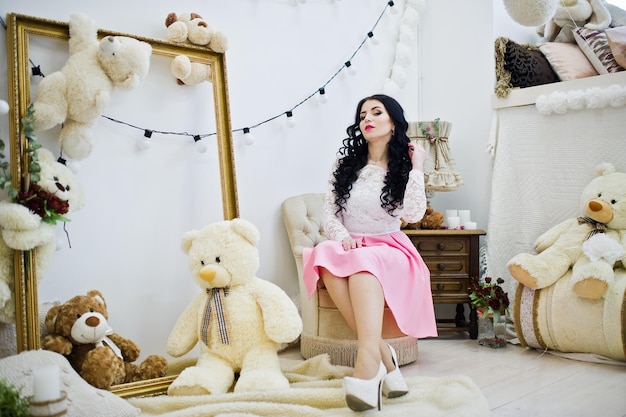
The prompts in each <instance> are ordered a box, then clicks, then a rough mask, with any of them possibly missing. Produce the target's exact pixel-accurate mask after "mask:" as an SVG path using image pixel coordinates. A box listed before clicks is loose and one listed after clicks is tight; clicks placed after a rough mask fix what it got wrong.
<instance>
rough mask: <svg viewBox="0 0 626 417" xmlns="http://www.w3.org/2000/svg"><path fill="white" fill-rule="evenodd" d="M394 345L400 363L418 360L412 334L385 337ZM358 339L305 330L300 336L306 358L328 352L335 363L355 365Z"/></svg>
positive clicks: (331, 361)
mask: <svg viewBox="0 0 626 417" xmlns="http://www.w3.org/2000/svg"><path fill="white" fill-rule="evenodd" d="M385 341H386V342H387V343H389V344H390V345H392V346H393V348H394V349H395V351H396V353H397V355H398V364H399V365H406V364H409V363H412V362H415V361H416V360H417V354H418V350H417V339H416V338H414V337H411V336H402V337H398V338H394V339H385ZM356 352H357V341H356V340H352V339H330V338H325V337H320V336H313V335H309V334H307V333H306V332H303V333H302V335H301V336H300V354H301V355H302V357H303V358H304V359H309V358H312V357H314V356H317V355H321V354H327V355H328V356H329V357H330V363H332V364H333V365H341V366H351V367H354V360H355V359H356Z"/></svg>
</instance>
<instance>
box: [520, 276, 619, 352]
mask: <svg viewBox="0 0 626 417" xmlns="http://www.w3.org/2000/svg"><path fill="white" fill-rule="evenodd" d="M571 277H572V273H571V270H570V271H569V272H567V273H566V274H565V275H564V276H563V277H562V278H561V279H559V280H558V281H557V282H556V283H555V284H554V285H552V286H550V287H547V288H542V289H540V290H532V289H530V288H528V287H525V286H523V285H521V284H520V285H518V287H517V289H516V291H515V307H514V309H513V319H514V321H515V330H516V332H517V336H518V338H519V340H520V343H521V344H522V346H525V347H532V348H538V349H550V350H556V351H559V352H577V353H594V354H598V355H602V356H605V357H608V358H612V359H616V360H622V361H626V270H624V269H616V270H615V280H614V282H613V283H612V284H611V285H610V286H609V289H608V290H607V292H606V294H605V296H604V298H602V299H599V300H588V299H585V298H581V297H579V296H577V295H576V294H575V293H574V291H573V290H572V287H571V285H570V280H571Z"/></svg>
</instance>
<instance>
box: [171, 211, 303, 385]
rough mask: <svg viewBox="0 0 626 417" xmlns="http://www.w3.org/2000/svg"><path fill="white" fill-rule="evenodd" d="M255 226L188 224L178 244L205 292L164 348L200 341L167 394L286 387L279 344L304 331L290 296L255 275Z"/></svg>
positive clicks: (178, 352) (176, 350) (180, 349)
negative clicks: (192, 227) (193, 361)
mask: <svg viewBox="0 0 626 417" xmlns="http://www.w3.org/2000/svg"><path fill="white" fill-rule="evenodd" d="M258 241H259V231H258V229H257V228H256V227H255V226H254V225H253V224H252V223H251V222H249V221H247V220H243V219H234V220H226V221H221V222H217V223H213V224H210V225H208V226H206V227H204V228H203V229H201V230H192V231H188V232H186V233H185V234H184V235H183V238H182V249H183V251H184V252H185V253H186V254H187V255H188V259H189V270H190V272H191V275H192V277H193V280H194V281H195V283H196V284H197V285H198V286H199V287H200V288H201V290H202V292H201V293H199V294H198V296H197V297H196V298H195V299H194V300H193V301H192V302H191V303H190V304H189V306H188V307H187V308H186V309H185V311H184V312H183V313H182V314H181V315H180V317H179V318H178V320H177V321H176V324H175V325H174V328H173V329H172V331H171V333H170V335H169V338H168V340H167V353H168V354H170V355H172V356H174V357H179V356H182V355H184V354H186V353H187V352H189V351H190V350H191V349H192V348H193V347H194V346H195V345H196V344H198V343H199V344H200V356H199V358H198V361H197V363H196V365H195V366H191V367H188V368H185V370H183V372H182V373H181V374H180V375H179V376H178V377H177V378H176V380H174V382H173V383H172V384H171V385H170V386H169V388H168V394H169V395H202V394H221V393H225V392H227V391H229V390H230V388H231V387H232V385H233V383H234V382H235V374H237V373H238V374H239V378H238V379H237V381H236V385H235V387H234V391H235V392H243V391H254V390H273V389H286V388H288V387H289V382H288V381H287V379H286V378H285V376H284V375H283V374H282V372H281V369H280V363H279V360H278V353H277V352H278V350H279V347H280V345H281V344H282V343H289V342H291V341H293V340H295V339H296V338H297V337H298V336H299V335H300V333H301V331H302V319H301V318H300V315H299V313H298V309H297V307H296V306H295V304H294V303H293V301H292V300H291V299H290V298H289V296H288V295H287V294H286V293H285V292H284V291H283V290H282V289H281V288H280V287H278V286H277V285H275V284H273V283H271V282H269V281H265V280H262V279H259V278H257V277H256V275H255V273H256V271H257V270H258V268H259V253H258V249H257V244H258Z"/></svg>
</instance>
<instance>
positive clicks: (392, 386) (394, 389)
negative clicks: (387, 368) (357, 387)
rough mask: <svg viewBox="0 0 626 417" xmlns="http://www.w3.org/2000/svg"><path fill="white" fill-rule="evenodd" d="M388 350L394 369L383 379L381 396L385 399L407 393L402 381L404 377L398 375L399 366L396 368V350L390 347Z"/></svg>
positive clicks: (404, 382) (406, 387) (404, 383)
mask: <svg viewBox="0 0 626 417" xmlns="http://www.w3.org/2000/svg"><path fill="white" fill-rule="evenodd" d="M387 346H389V350H390V351H391V358H392V359H393V364H394V365H395V366H396V368H395V369H394V370H393V371H391V372H389V373H388V374H387V375H386V376H385V378H384V379H383V395H384V396H385V397H387V398H396V397H401V396H403V395H405V394H407V393H408V392H409V387H408V386H407V384H406V381H405V380H404V377H403V376H402V374H401V373H400V366H398V356H397V355H396V350H395V349H394V348H393V346H391V345H387Z"/></svg>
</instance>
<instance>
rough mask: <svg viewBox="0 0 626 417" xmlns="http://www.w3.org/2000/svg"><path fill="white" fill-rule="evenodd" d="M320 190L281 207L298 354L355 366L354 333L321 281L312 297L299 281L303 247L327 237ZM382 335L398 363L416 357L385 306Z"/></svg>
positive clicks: (413, 346) (411, 342) (410, 339)
mask: <svg viewBox="0 0 626 417" xmlns="http://www.w3.org/2000/svg"><path fill="white" fill-rule="evenodd" d="M323 206H324V194H323V193H310V194H302V195H297V196H293V197H290V198H288V199H286V200H285V201H284V202H283V203H282V206H281V211H282V217H283V221H284V223H285V228H286V229H287V234H288V236H289V242H290V244H291V250H292V252H293V257H294V260H295V262H296V268H297V271H298V284H299V288H300V309H301V315H302V322H303V325H304V326H303V330H302V335H301V337H300V353H301V354H302V356H303V357H304V358H305V359H308V358H310V357H313V356H316V355H319V354H322V353H327V354H328V355H329V356H330V358H331V361H332V363H333V364H335V365H345V366H354V359H355V356H356V348H357V340H356V335H355V334H354V332H352V330H351V329H350V327H349V326H348V324H347V323H346V321H345V320H344V319H343V316H341V313H339V311H338V310H337V308H336V307H335V305H334V304H333V302H332V300H331V299H330V296H329V295H328V292H327V291H326V289H325V288H324V287H323V285H322V284H321V281H320V283H319V286H318V290H317V292H316V293H315V294H313V296H312V297H311V298H308V297H307V294H306V289H305V287H304V283H303V282H302V250H303V249H304V248H306V247H310V248H312V247H314V246H315V245H317V244H318V243H319V242H322V241H324V240H326V239H327V238H326V236H325V235H324V231H323V230H322V213H323ZM383 338H384V339H385V340H386V341H387V343H389V344H391V345H392V346H393V347H394V348H395V350H396V352H397V354H398V362H399V363H400V365H405V364H407V363H411V362H414V361H415V360H416V359H417V339H416V338H414V337H410V336H407V335H405V334H403V333H402V332H401V331H400V329H399V328H398V325H397V324H396V321H395V319H394V317H393V315H392V314H391V311H390V310H389V309H387V308H386V309H385V313H384V319H383Z"/></svg>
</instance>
